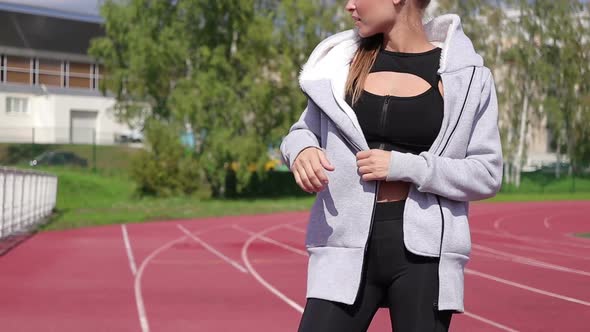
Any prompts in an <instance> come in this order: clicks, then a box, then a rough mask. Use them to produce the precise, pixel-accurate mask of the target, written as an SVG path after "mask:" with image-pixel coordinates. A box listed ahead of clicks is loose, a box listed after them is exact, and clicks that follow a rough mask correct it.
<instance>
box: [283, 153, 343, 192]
mask: <svg viewBox="0 0 590 332" xmlns="http://www.w3.org/2000/svg"><path fill="white" fill-rule="evenodd" d="M314 151H317V152H314ZM324 167H326V168H327V169H329V170H334V168H335V167H334V166H333V165H332V164H331V163H330V162H329V161H328V160H327V158H326V157H325V155H324V152H323V151H322V150H319V149H311V150H310V151H305V152H304V153H301V157H300V158H297V160H295V167H293V174H294V176H295V182H297V184H298V185H299V186H300V187H301V188H302V189H303V190H305V191H307V192H317V191H320V190H323V189H324V186H325V184H327V183H328V177H327V175H326V174H325V172H324Z"/></svg>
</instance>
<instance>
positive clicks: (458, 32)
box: [299, 14, 483, 91]
mask: <svg viewBox="0 0 590 332" xmlns="http://www.w3.org/2000/svg"><path fill="white" fill-rule="evenodd" d="M423 25H424V30H425V32H426V36H427V38H428V40H429V41H430V42H431V43H432V44H433V45H435V46H438V47H440V48H441V49H442V52H441V57H440V65H439V69H438V73H439V74H442V73H446V72H452V71H456V70H460V69H462V68H465V67H470V66H478V67H479V66H483V58H482V57H481V56H480V55H479V54H477V53H476V52H475V49H474V47H473V43H472V42H471V40H470V39H469V37H467V36H466V35H465V33H464V32H463V27H462V25H461V18H460V17H459V15H457V14H444V15H440V16H437V17H434V18H432V19H430V20H428V21H426V22H425V23H423ZM361 38H362V37H361V36H360V35H359V34H358V28H356V27H355V28H354V29H350V30H345V31H342V32H339V33H336V34H334V35H332V36H329V37H328V38H326V39H324V40H322V41H321V42H320V43H319V44H318V45H317V46H316V47H315V49H314V50H313V51H312V53H311V55H310V56H309V58H308V60H307V62H306V63H305V64H304V65H303V67H302V68H301V71H300V74H299V84H300V86H301V88H302V89H303V91H306V89H305V82H306V81H308V80H319V79H333V78H334V77H333V75H334V73H335V72H338V71H340V70H339V69H341V68H342V67H346V66H348V65H349V64H350V61H351V60H352V58H353V56H354V53H355V52H356V50H357V48H358V44H359V41H360V40H361ZM341 78H342V77H340V79H341Z"/></svg>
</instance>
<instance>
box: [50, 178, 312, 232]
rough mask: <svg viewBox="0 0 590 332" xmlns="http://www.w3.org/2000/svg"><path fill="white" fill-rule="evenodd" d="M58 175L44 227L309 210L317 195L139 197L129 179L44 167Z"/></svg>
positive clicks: (58, 227) (74, 226)
mask: <svg viewBox="0 0 590 332" xmlns="http://www.w3.org/2000/svg"><path fill="white" fill-rule="evenodd" d="M43 170H44V171H47V172H50V173H53V174H56V175H57V176H58V178H59V185H58V199H57V208H56V209H57V213H56V214H55V216H54V217H53V218H52V219H51V221H50V222H49V223H47V224H46V225H44V226H43V227H42V229H43V230H55V229H70V228H77V227H84V226H96V225H107V224H116V223H123V222H125V223H132V222H143V221H151V220H168V219H190V218H200V217H211V216H222V215H241V214H256V213H271V212H279V211H289V210H306V209H308V208H310V207H311V205H312V204H313V196H311V195H310V197H297V198H280V199H270V198H269V199H239V200H220V199H210V198H207V197H206V196H207V194H205V193H197V194H195V195H194V196H192V197H174V198H137V197H136V196H135V195H134V192H135V185H134V183H133V182H132V181H131V180H130V179H129V178H127V177H125V176H123V175H119V176H105V175H100V174H92V173H91V172H89V171H87V170H81V169H63V168H55V167H52V168H48V167H44V168H43Z"/></svg>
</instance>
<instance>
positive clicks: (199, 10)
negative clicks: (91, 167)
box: [90, 0, 341, 197]
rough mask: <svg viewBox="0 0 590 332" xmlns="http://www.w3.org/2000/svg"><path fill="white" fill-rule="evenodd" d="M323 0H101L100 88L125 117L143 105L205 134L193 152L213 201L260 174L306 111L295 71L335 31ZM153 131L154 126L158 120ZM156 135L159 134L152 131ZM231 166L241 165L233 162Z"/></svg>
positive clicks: (155, 116)
mask: <svg viewBox="0 0 590 332" xmlns="http://www.w3.org/2000/svg"><path fill="white" fill-rule="evenodd" d="M335 6H336V5H335V4H331V3H328V2H326V1H321V0H314V1H296V0H285V1H281V2H277V1H269V0H243V1H232V0H220V1H205V0H183V1H168V0H131V1H129V2H126V3H120V2H117V1H113V0H110V1H106V2H105V4H104V6H103V7H102V14H103V16H104V17H105V20H106V24H105V27H106V31H107V36H106V37H104V38H100V39H98V40H95V41H94V42H93V43H92V47H91V51H90V52H91V54H93V55H95V56H96V57H97V58H99V59H100V60H102V61H103V62H104V64H105V66H106V68H107V70H108V78H107V80H105V86H104V89H105V90H110V91H113V92H114V93H115V94H116V97H117V102H118V103H117V104H118V107H117V109H118V110H119V112H120V114H121V116H123V117H134V116H137V115H138V114H139V110H140V109H144V108H142V107H139V106H137V105H141V103H144V102H147V103H148V104H149V105H150V107H149V109H150V113H149V120H150V121H158V122H166V123H170V124H171V125H170V126H167V127H169V128H181V127H182V126H181V125H178V124H185V123H186V124H190V126H191V127H192V128H193V130H194V131H195V132H198V133H203V135H202V136H201V137H200V139H201V142H200V144H199V148H198V150H197V151H194V156H193V157H194V158H196V159H198V164H199V165H200V167H201V169H202V170H203V172H204V176H205V178H206V179H207V182H208V184H209V185H210V188H211V190H212V194H213V196H215V197H223V196H226V192H225V189H226V181H227V179H228V176H235V177H236V179H237V180H238V181H237V191H238V192H239V191H240V190H241V189H243V188H244V187H245V186H246V185H247V183H248V181H249V179H250V177H251V176H252V174H253V173H252V172H251V170H250V169H249V167H248V166H249V165H252V164H254V165H256V171H257V172H258V174H259V175H261V176H262V175H263V165H264V163H265V162H266V161H267V159H268V157H267V146H268V145H272V144H276V142H277V141H279V140H280V139H281V137H282V135H284V134H285V133H286V132H287V130H288V127H289V125H290V124H291V123H292V122H293V121H294V120H295V119H296V118H297V116H298V115H299V113H300V112H301V110H302V109H303V108H304V104H305V97H304V95H303V94H302V93H301V92H300V90H299V88H298V81H297V75H298V73H299V68H300V67H301V65H302V63H303V61H304V60H305V58H306V56H307V55H308V54H309V53H310V52H311V49H312V48H313V47H314V46H315V45H316V44H317V42H318V41H319V40H320V39H321V38H323V37H325V36H326V35H327V34H330V33H332V32H335V31H336V29H337V27H338V26H339V22H341V20H339V19H334V18H332V17H333V16H334V13H335V12H336V8H335ZM154 128H156V127H155V126H154ZM156 137H157V136H156ZM233 165H237V168H234V167H233Z"/></svg>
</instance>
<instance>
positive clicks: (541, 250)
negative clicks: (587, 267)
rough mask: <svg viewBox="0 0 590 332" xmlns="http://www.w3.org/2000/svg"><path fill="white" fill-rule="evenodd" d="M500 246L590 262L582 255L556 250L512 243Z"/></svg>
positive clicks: (589, 258)
mask: <svg viewBox="0 0 590 332" xmlns="http://www.w3.org/2000/svg"><path fill="white" fill-rule="evenodd" d="M498 244H499V245H503V246H505V247H509V248H516V249H522V250H527V251H533V252H540V253H544V254H553V255H557V256H564V257H571V258H577V259H583V260H590V257H585V256H580V255H574V254H567V253H563V252H557V251H555V250H549V249H540V248H535V247H529V246H526V245H520V244H510V243H498Z"/></svg>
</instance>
